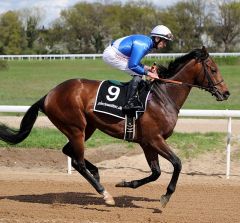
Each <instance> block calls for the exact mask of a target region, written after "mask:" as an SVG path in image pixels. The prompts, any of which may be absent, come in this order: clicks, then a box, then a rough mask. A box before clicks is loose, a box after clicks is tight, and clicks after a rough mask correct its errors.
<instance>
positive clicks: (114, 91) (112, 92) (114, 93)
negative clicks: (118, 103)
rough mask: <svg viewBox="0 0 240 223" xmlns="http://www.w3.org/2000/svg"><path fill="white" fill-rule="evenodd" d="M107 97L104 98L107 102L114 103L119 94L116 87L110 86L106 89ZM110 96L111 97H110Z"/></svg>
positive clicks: (118, 89)
mask: <svg viewBox="0 0 240 223" xmlns="http://www.w3.org/2000/svg"><path fill="white" fill-rule="evenodd" d="M108 93H109V95H107V96H106V98H107V100H108V101H115V100H116V99H117V97H118V96H119V93H120V88H119V87H116V86H111V87H109V88H108ZM111 96H112V97H111Z"/></svg>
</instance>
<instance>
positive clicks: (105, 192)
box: [102, 190, 115, 205]
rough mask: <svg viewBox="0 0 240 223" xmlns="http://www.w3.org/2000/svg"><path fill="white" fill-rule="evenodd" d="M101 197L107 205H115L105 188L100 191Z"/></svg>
mask: <svg viewBox="0 0 240 223" xmlns="http://www.w3.org/2000/svg"><path fill="white" fill-rule="evenodd" d="M102 195H103V199H104V200H105V203H106V204H107V205H115V201H114V199H113V197H112V195H111V194H109V193H108V192H107V191H106V190H105V191H104V192H103V193H102Z"/></svg>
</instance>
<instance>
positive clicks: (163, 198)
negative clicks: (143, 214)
mask: <svg viewBox="0 0 240 223" xmlns="http://www.w3.org/2000/svg"><path fill="white" fill-rule="evenodd" d="M168 201H169V197H168V196H166V195H162V196H161V198H160V203H161V205H162V207H163V208H165V207H166V205H167V203H168Z"/></svg>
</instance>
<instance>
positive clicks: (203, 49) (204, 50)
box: [202, 46, 207, 54]
mask: <svg viewBox="0 0 240 223" xmlns="http://www.w3.org/2000/svg"><path fill="white" fill-rule="evenodd" d="M202 51H203V52H204V53H205V54H207V48H206V47H205V46H202Z"/></svg>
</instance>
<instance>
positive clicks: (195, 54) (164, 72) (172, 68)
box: [157, 47, 209, 78]
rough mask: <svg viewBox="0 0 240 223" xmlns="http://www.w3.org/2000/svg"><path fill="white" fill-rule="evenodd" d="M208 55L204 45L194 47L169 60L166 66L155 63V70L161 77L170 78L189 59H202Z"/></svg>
mask: <svg viewBox="0 0 240 223" xmlns="http://www.w3.org/2000/svg"><path fill="white" fill-rule="evenodd" d="M208 56H209V54H208V52H207V51H206V49H205V47H203V48H202V49H194V50H192V51H191V52H189V53H188V54H185V55H183V56H181V57H177V58H176V59H175V60H173V61H171V62H170V63H169V65H168V67H167V68H166V67H164V66H163V65H157V67H158V69H157V72H158V74H160V75H161V76H162V77H163V78H170V77H172V76H174V75H175V74H176V73H177V72H178V71H179V70H180V69H181V68H182V67H183V66H184V65H185V64H186V63H187V62H188V61H189V60H192V59H196V60H204V59H206V58H207V57H208Z"/></svg>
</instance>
